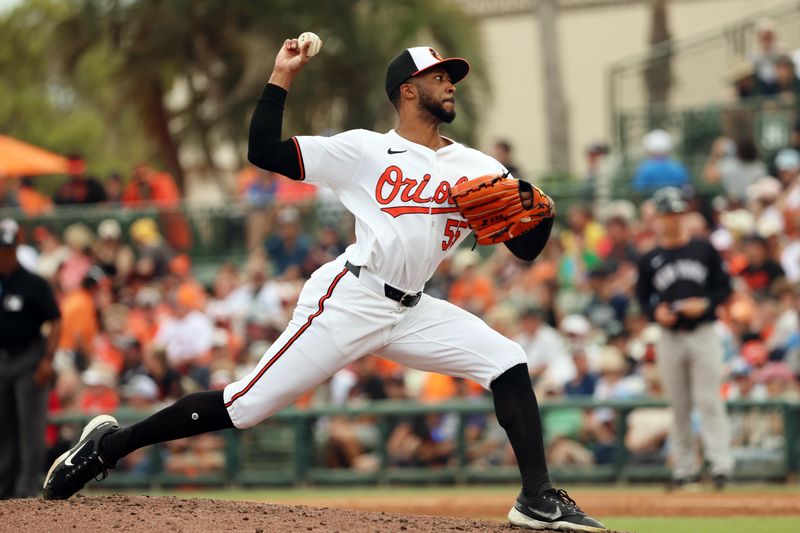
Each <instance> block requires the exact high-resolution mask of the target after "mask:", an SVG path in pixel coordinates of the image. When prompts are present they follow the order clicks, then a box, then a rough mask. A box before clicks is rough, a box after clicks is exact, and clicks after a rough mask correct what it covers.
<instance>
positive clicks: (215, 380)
mask: <svg viewBox="0 0 800 533" xmlns="http://www.w3.org/2000/svg"><path fill="white" fill-rule="evenodd" d="M232 382H233V373H232V372H231V371H230V370H228V369H225V368H221V369H219V370H215V371H214V372H212V373H211V377H210V378H209V386H210V387H211V390H220V389H224V388H225V387H227V386H228V385H229V384H230V383H232Z"/></svg>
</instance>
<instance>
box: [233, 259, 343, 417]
mask: <svg viewBox="0 0 800 533" xmlns="http://www.w3.org/2000/svg"><path fill="white" fill-rule="evenodd" d="M347 272H348V270H347V269H346V268H345V269H344V270H342V271H341V272H339V274H338V275H337V276H336V277H335V278H333V282H332V283H331V285H330V287H328V292H326V293H325V294H324V295H322V298H320V299H319V307H318V309H317V311H316V312H315V313H314V314H313V315H311V316H309V317H308V320H306V323H305V324H303V325H302V326H301V327H300V329H299V330H297V333H295V334H294V335H292V338H291V339H289V340H288V341H287V342H286V344H284V345H283V347H282V348H281V349H280V350H278V353H276V354H275V355H273V356H272V359H270V360H269V362H268V363H267V364H266V365H264V366H263V367H262V368H261V370H260V371H259V372H258V374H256V376H255V377H254V378H253V379H251V380H250V383H248V384H247V386H246V387H245V388H244V389H243V390H241V391H239V392H237V393H236V394H234V395H233V396H232V397H231V399H230V400H229V401H228V402H226V403H225V407H230V406H231V405H233V402H235V401H236V400H238V399H239V398H241V397H242V396H244V395H245V394H247V392H248V391H249V390H250V389H251V388H253V385H255V384H256V383H257V382H258V380H259V379H261V377H262V376H263V375H264V374H265V373H266V371H267V370H269V369H270V367H271V366H272V365H274V364H275V362H276V361H277V360H278V359H280V358H281V356H282V355H283V354H285V353H286V350H288V349H289V347H290V346H291V345H292V344H293V343H294V341H296V340H297V339H298V338H300V335H302V334H303V332H304V331H305V330H307V329H308V327H309V326H310V325H311V322H312V321H313V320H314V319H315V318H317V317H318V316H319V315H321V314H322V312H323V311H324V310H325V300H327V299H328V298H330V297H331V295H332V294H333V289H335V288H336V285H337V284H338V283H339V280H341V279H342V278H343V277H344V276H345V274H347Z"/></svg>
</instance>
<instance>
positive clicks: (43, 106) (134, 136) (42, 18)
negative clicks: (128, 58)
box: [0, 0, 146, 174]
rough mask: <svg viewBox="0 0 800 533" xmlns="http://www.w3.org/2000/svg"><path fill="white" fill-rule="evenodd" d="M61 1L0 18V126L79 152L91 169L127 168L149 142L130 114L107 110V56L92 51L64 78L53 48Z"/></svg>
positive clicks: (29, 5)
mask: <svg viewBox="0 0 800 533" xmlns="http://www.w3.org/2000/svg"><path fill="white" fill-rule="evenodd" d="M70 9H71V8H70V6H69V4H67V3H64V2H57V1H50V0H30V1H28V2H24V3H22V4H20V5H19V6H17V7H16V8H15V9H13V10H11V11H10V12H8V13H7V14H5V15H4V16H3V17H1V18H0V71H2V72H3V76H2V77H0V131H2V132H3V133H4V134H7V135H11V136H13V137H17V138H19V139H22V140H24V141H27V142H30V143H33V144H36V145H38V146H42V147H44V148H47V149H49V150H53V151H55V152H58V153H62V154H65V153H70V152H81V153H83V154H84V155H85V156H86V157H87V159H88V161H89V163H90V168H89V170H90V172H95V173H98V174H105V173H107V172H110V171H113V170H116V169H124V168H126V167H128V166H129V165H130V162H131V161H132V160H135V159H137V158H140V157H143V155H144V154H145V153H146V151H145V147H146V143H145V140H144V137H143V135H142V134H141V131H140V127H139V124H138V121H137V120H136V116H135V113H134V112H133V110H131V109H124V108H122V109H119V111H118V113H116V114H112V113H110V112H109V111H110V109H111V107H110V106H109V105H108V103H109V102H110V101H111V100H112V99H113V98H112V97H111V95H108V94H106V95H105V99H103V98H101V96H103V92H104V91H105V92H106V93H108V91H109V89H110V87H111V86H112V84H113V80H111V79H110V74H111V71H110V69H109V65H110V59H109V57H108V55H107V54H105V55H104V54H102V53H94V54H89V55H87V56H86V57H84V58H82V59H81V61H80V62H79V63H77V64H76V65H75V69H74V71H73V72H72V73H70V75H69V76H65V75H63V74H62V73H61V72H59V69H58V64H57V61H56V59H57V57H58V53H56V52H58V50H57V49H54V43H55V34H56V31H57V28H58V25H59V24H60V23H61V21H63V20H64V19H65V18H67V17H68V16H69V15H70V13H71V11H70Z"/></svg>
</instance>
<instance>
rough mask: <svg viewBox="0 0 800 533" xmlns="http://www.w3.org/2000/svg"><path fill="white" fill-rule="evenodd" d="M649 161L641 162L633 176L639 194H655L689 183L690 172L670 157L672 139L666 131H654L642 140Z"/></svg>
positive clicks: (634, 185)
mask: <svg viewBox="0 0 800 533" xmlns="http://www.w3.org/2000/svg"><path fill="white" fill-rule="evenodd" d="M642 145H643V146H644V149H645V152H647V159H645V160H644V161H642V162H641V164H640V165H639V168H637V169H636V173H635V174H634V176H633V188H634V190H636V191H637V192H653V191H655V190H657V189H660V188H662V187H678V188H682V187H683V186H684V185H687V184H688V183H689V172H688V171H687V170H686V167H684V166H683V164H682V163H680V162H679V161H677V160H675V159H673V158H671V157H670V156H669V154H670V152H672V137H671V136H670V134H669V133H667V132H666V131H664V130H653V131H651V132H650V133H648V134H647V135H645V136H644V138H643V139H642Z"/></svg>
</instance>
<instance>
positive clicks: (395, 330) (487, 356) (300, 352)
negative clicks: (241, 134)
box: [224, 257, 526, 428]
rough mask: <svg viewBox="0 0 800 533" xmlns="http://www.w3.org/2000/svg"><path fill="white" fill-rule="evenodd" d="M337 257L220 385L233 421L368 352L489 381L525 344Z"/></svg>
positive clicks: (286, 399)
mask: <svg viewBox="0 0 800 533" xmlns="http://www.w3.org/2000/svg"><path fill="white" fill-rule="evenodd" d="M344 263H345V259H344V257H340V258H338V259H336V260H334V261H332V262H330V263H328V264H326V265H323V266H322V267H320V268H319V269H318V270H317V271H316V272H314V274H312V275H311V278H309V280H308V281H307V282H306V284H305V286H304V287H303V290H302V292H301V293H300V298H299V300H298V302H297V307H296V308H295V310H294V315H293V316H292V320H291V322H290V323H289V326H288V327H287V329H286V331H284V332H283V333H282V334H281V335H280V337H278V339H277V340H276V341H275V342H274V343H273V344H272V346H271V347H270V348H269V350H267V352H266V353H265V354H264V356H263V357H262V358H261V360H260V361H259V362H258V364H257V365H256V367H255V368H254V369H253V370H252V371H251V372H250V373H249V374H248V375H246V376H245V377H244V378H242V379H241V380H239V381H237V382H234V383H231V384H230V385H228V386H227V387H225V391H224V399H225V406H226V407H227V409H228V413H229V414H230V416H231V420H232V421H233V423H234V425H235V426H236V427H237V428H247V427H252V426H254V425H256V424H258V423H259V422H261V421H262V420H264V419H265V418H267V417H269V416H270V415H272V414H274V413H276V412H278V411H280V410H281V409H283V408H284V407H286V406H287V405H289V404H291V403H292V402H293V401H294V400H295V399H296V398H297V397H298V396H300V395H301V394H302V393H304V392H305V391H307V390H308V389H311V388H313V387H315V386H317V385H319V384H320V383H322V382H323V381H325V380H326V379H327V378H328V377H330V376H331V375H332V374H333V373H334V372H336V371H337V370H339V369H340V368H342V367H343V366H345V365H347V364H349V363H351V362H353V361H356V360H357V359H359V358H361V357H363V356H364V355H367V354H376V355H380V356H382V357H385V358H387V359H391V360H393V361H396V362H398V363H400V364H402V365H405V366H409V367H412V368H416V369H419V370H425V371H430V372H439V373H442V374H447V375H450V376H454V377H460V378H467V379H471V380H473V381H476V382H477V383H480V384H481V385H482V386H484V387H486V388H487V389H488V388H489V385H490V384H491V382H492V381H494V379H495V378H497V377H498V376H500V375H501V374H502V373H503V372H505V371H506V370H508V369H509V368H511V367H512V366H515V365H518V364H521V363H525V362H526V357H525V352H524V351H523V350H522V348H521V347H520V346H519V345H518V344H517V343H515V342H513V341H511V340H509V339H507V338H505V337H503V336H502V335H501V334H500V333H498V332H496V331H494V330H493V329H491V328H490V327H489V326H487V325H486V323H484V322H483V321H482V320H481V319H480V318H478V317H476V316H475V315H472V314H470V313H468V312H467V311H464V310H463V309H461V308H459V307H457V306H455V305H453V304H451V303H449V302H446V301H444V300H439V299H436V298H432V297H430V296H428V295H423V296H422V299H421V300H420V301H419V303H418V304H417V305H416V306H415V307H404V306H401V305H400V304H399V303H398V302H395V301H394V300H391V299H390V298H387V297H386V296H385V295H383V294H379V293H378V292H377V287H375V286H374V285H375V283H374V280H373V283H371V284H370V283H368V282H367V279H364V280H362V278H366V276H364V274H363V270H362V276H360V277H358V278H357V277H356V276H354V275H353V274H352V273H350V272H349V271H348V270H347V269H345V266H344Z"/></svg>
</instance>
